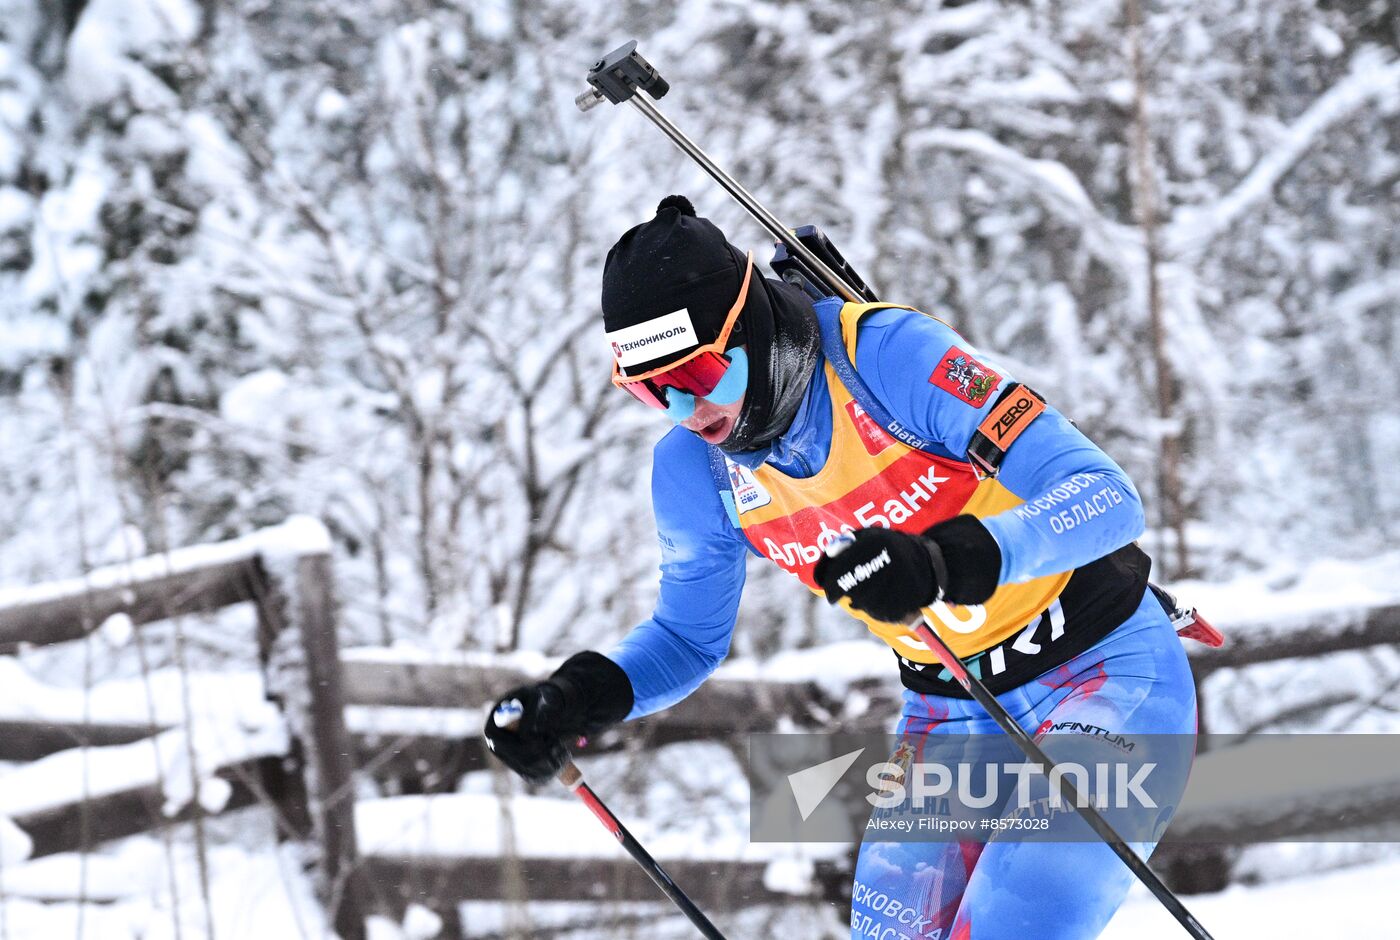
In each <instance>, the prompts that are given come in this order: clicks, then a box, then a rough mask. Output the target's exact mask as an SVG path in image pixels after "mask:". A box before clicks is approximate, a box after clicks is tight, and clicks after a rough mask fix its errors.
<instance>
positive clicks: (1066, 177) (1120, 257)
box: [909, 127, 1142, 280]
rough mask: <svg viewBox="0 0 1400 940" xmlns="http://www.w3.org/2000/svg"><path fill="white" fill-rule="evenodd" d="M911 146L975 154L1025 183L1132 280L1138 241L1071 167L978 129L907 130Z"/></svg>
mask: <svg viewBox="0 0 1400 940" xmlns="http://www.w3.org/2000/svg"><path fill="white" fill-rule="evenodd" d="M909 146H910V148H911V149H915V148H919V147H928V148H932V149H937V150H949V151H953V152H956V153H963V154H967V155H968V156H973V157H977V158H979V163H978V165H979V166H980V167H985V168H986V169H988V170H990V171H992V172H994V173H996V174H998V175H1000V176H1001V177H1002V178H1004V179H1007V180H1010V181H1012V182H1015V183H1019V184H1023V185H1026V186H1027V187H1028V188H1029V189H1030V191H1031V194H1032V195H1034V196H1035V197H1036V198H1037V199H1038V200H1039V201H1040V202H1041V203H1042V204H1043V205H1044V206H1045V207H1046V208H1047V209H1049V210H1050V211H1051V212H1052V213H1054V214H1055V215H1056V216H1057V217H1058V218H1060V219H1061V220H1062V221H1065V222H1068V223H1069V224H1071V225H1074V226H1076V227H1077V228H1079V229H1080V230H1081V231H1083V233H1084V235H1085V236H1086V242H1087V245H1088V247H1089V249H1090V250H1091V251H1093V252H1094V254H1095V255H1097V256H1098V257H1099V258H1100V260H1102V261H1104V262H1105V263H1106V264H1108V265H1109V266H1111V267H1112V268H1113V269H1114V270H1117V271H1119V272H1120V273H1122V274H1123V275H1124V276H1125V277H1126V278H1127V279H1129V280H1131V279H1133V278H1134V277H1136V276H1137V274H1138V272H1139V271H1140V269H1141V266H1142V241H1141V238H1140V237H1139V236H1138V235H1137V233H1135V232H1134V231H1133V230H1132V229H1131V228H1129V227H1127V226H1123V225H1119V224H1118V223H1116V222H1113V221H1112V220H1110V219H1108V218H1106V217H1105V216H1104V215H1103V214H1102V213H1100V212H1099V211H1098V209H1097V208H1095V206H1094V204H1093V202H1092V201H1091V200H1090V199H1089V195H1088V193H1086V192H1085V191H1084V187H1083V186H1082V185H1081V184H1080V182H1079V180H1078V179H1077V178H1076V177H1075V175H1074V174H1073V173H1072V172H1070V170H1069V169H1068V168H1067V167H1065V166H1064V164H1062V163H1059V162H1057V161H1054V160H1037V159H1034V158H1031V157H1027V156H1025V155H1024V154H1021V153H1018V152H1016V151H1015V150H1013V149H1011V148H1010V147H1008V146H1006V145H1005V144H1003V143H1000V142H999V141H997V140H995V139H993V138H992V137H990V136H989V135H987V134H985V133H983V132H982V131H974V130H953V129H950V128H942V127H933V128H928V129H926V130H922V131H919V132H917V133H914V134H911V135H910V137H909Z"/></svg>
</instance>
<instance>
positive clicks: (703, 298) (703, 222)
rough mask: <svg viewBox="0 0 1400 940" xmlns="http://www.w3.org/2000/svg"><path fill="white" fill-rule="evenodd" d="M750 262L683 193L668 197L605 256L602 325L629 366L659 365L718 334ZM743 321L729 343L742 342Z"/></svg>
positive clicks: (634, 371)
mask: <svg viewBox="0 0 1400 940" xmlns="http://www.w3.org/2000/svg"><path fill="white" fill-rule="evenodd" d="M745 261H746V256H745V254H744V252H742V251H740V250H739V249H737V248H735V247H734V246H733V245H731V244H729V242H728V241H727V240H726V239H725V237H724V233H723V232H721V231H720V230H719V229H718V228H717V227H716V226H715V224H714V223H713V222H711V221H710V220H709V219H702V218H698V217H697V216H696V215H695V207H694V206H693V205H691V203H690V200H689V199H687V198H685V197H684V196H667V197H666V198H665V199H663V200H661V203H660V204H659V205H658V206H657V207H656V215H655V217H654V218H652V219H651V220H650V221H648V222H643V223H642V224H641V225H637V226H634V227H633V228H631V229H629V230H628V231H627V233H626V234H624V235H623V236H622V237H621V238H619V239H618V240H617V244H615V245H613V247H612V248H611V249H610V250H609V251H608V256H607V260H606V261H604V263H603V328H604V329H605V330H606V331H607V332H608V339H609V341H610V342H611V343H612V344H613V355H614V356H615V357H616V358H617V359H618V360H619V363H620V364H621V365H622V368H623V369H624V371H625V372H627V373H629V374H631V375H637V374H638V373H641V372H645V371H647V370H649V369H657V368H661V367H662V366H664V365H666V363H668V362H673V361H675V360H677V359H680V358H681V357H682V356H684V355H685V354H686V353H688V352H691V351H692V350H694V349H695V348H696V347H698V346H702V345H704V344H705V343H713V342H714V341H715V340H716V339H718V338H719V334H720V330H722V329H723V328H724V320H725V316H726V315H727V314H728V313H729V309H730V307H731V306H732V305H733V303H734V301H735V299H736V298H737V297H738V296H739V289H740V288H741V287H742V286H743V281H744V264H745ZM761 276H762V275H760V274H758V272H755V274H754V279H755V280H757V279H758V278H761ZM756 295H757V297H759V298H761V297H762V292H761V291H754V290H752V289H751V290H750V292H749V302H753V301H754V299H755V296H756ZM746 306H747V303H746ZM743 320H744V316H743V314H741V315H740V317H739V320H738V322H737V323H736V324H735V327H734V330H733V332H732V333H730V337H729V343H728V345H730V346H737V345H739V344H740V343H743V342H744V341H745V340H744V327H743Z"/></svg>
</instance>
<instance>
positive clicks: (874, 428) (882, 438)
mask: <svg viewBox="0 0 1400 940" xmlns="http://www.w3.org/2000/svg"><path fill="white" fill-rule="evenodd" d="M846 414H847V415H849V416H850V419H851V423H852V424H854V425H855V426H856V434H857V435H858V436H859V437H860V442H861V443H862V444H864V445H865V452H866V453H867V454H869V455H870V456H872V457H875V456H878V455H879V454H882V453H884V452H885V451H886V450H888V449H889V446H890V445H891V444H893V443H894V438H893V437H890V435H888V434H886V433H885V429H884V428H882V427H880V425H879V424H877V423H876V421H875V419H874V418H872V417H870V415H869V414H868V413H867V412H866V410H865V409H864V408H862V407H861V406H860V403H859V402H857V401H856V400H855V399H854V398H853V399H851V400H850V401H848V402H846Z"/></svg>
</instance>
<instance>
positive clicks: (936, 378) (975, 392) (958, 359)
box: [928, 346, 1001, 405]
mask: <svg viewBox="0 0 1400 940" xmlns="http://www.w3.org/2000/svg"><path fill="white" fill-rule="evenodd" d="M928 380H929V381H930V382H932V383H933V384H934V385H937V386H938V387H939V388H941V389H943V390H944V391H945V392H949V393H951V394H953V395H955V396H957V397H958V398H961V399H962V400H963V401H965V402H967V403H968V404H969V405H981V404H982V403H983V402H985V401H986V400H987V397H988V396H989V395H991V394H992V392H995V391H996V390H997V386H998V385H1000V384H1001V376H1000V375H998V374H997V373H996V372H993V371H992V370H991V369H989V368H987V367H986V366H984V365H982V363H980V362H978V361H977V360H976V359H974V358H973V357H972V354H971V353H968V352H965V351H964V350H961V349H959V348H958V347H956V346H949V347H948V351H947V352H945V353H944V354H943V355H942V356H940V357H939V360H938V367H937V368H936V369H934V370H933V375H930V376H929V377H928Z"/></svg>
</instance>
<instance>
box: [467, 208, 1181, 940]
mask: <svg viewBox="0 0 1400 940" xmlns="http://www.w3.org/2000/svg"><path fill="white" fill-rule="evenodd" d="M602 308H603V322H604V328H605V330H606V333H607V335H606V341H607V342H608V344H609V345H610V347H611V350H612V353H613V357H614V372H613V383H614V384H615V385H617V386H618V387H619V388H621V389H623V390H625V391H627V392H629V393H631V394H632V395H633V396H634V397H635V398H637V399H638V400H639V401H640V402H642V403H643V404H645V405H649V406H650V407H652V408H655V409H658V410H661V411H663V412H664V413H665V414H666V416H667V417H668V418H670V420H671V421H672V422H674V424H675V427H674V428H672V430H671V431H670V432H669V433H667V434H666V435H665V436H664V437H662V438H661V440H660V441H659V442H658V443H657V445H656V447H655V454H654V465H653V470H652V504H653V509H654V512H655V516H656V525H657V531H658V538H659V540H660V544H661V583H660V594H659V598H658V600H657V604H656V608H655V611H654V613H653V614H652V616H651V617H650V618H648V619H647V620H646V621H644V622H643V623H641V624H639V625H638V626H636V627H635V628H634V629H633V630H632V631H631V632H630V633H628V634H627V635H626V636H625V637H624V638H623V639H622V640H621V641H620V642H619V643H618V644H617V645H616V646H614V647H613V648H612V649H610V650H608V651H607V652H606V653H602V652H596V651H586V652H581V653H578V654H576V655H574V656H571V657H570V658H569V659H568V660H566V661H565V662H564V663H563V665H561V666H560V667H559V669H558V670H557V671H556V672H555V673H554V674H553V675H552V676H551V677H550V678H549V679H548V680H546V681H544V682H540V683H536V684H534V685H530V686H526V687H523V688H518V689H514V690H512V691H510V692H509V693H507V694H506V695H505V696H503V697H502V701H506V700H509V699H517V700H519V701H520V702H521V703H522V704H523V706H524V716H523V718H522V720H521V722H520V724H519V725H518V726H516V727H515V728H514V729H512V730H506V729H503V728H498V727H496V726H495V725H494V724H493V723H492V722H490V721H489V720H488V723H487V728H486V736H487V739H488V743H489V744H490V746H491V748H492V750H493V751H494V752H495V754H496V756H497V757H499V758H500V759H501V760H503V761H504V762H505V763H506V764H507V765H509V766H510V767H511V768H512V769H513V770H515V771H516V772H517V773H519V774H521V775H522V776H524V777H525V778H527V779H529V780H532V781H535V782H539V781H543V780H546V779H548V778H549V777H550V776H552V775H553V774H554V773H556V772H557V771H558V770H559V768H560V767H561V766H562V764H563V761H564V759H565V753H566V752H565V750H564V744H563V742H564V741H565V740H570V739H572V738H574V737H576V736H578V735H592V734H597V733H598V732H599V731H601V730H602V729H604V728H606V727H608V726H610V725H613V724H616V723H618V722H621V721H624V720H626V719H631V718H637V717H640V716H642V715H647V714H651V713H652V712H655V711H658V710H660V709H663V708H666V707H668V706H670V705H673V704H675V703H676V702H678V701H680V700H681V699H682V698H684V697H685V696H687V695H689V694H690V693H691V692H693V691H694V690H695V689H696V687H698V686H699V685H700V684H701V683H702V682H703V681H704V680H705V678H706V677H707V676H709V675H710V673H712V672H713V671H714V669H715V668H716V667H717V666H718V665H719V663H720V661H721V660H723V659H724V657H725V655H726V654H727V652H728V650H729V644H730V637H731V635H732V633H733V630H734V625H735V619H736V615H737V612H738V608H739V598H740V595H741V594H742V592H743V588H744V574H745V570H744V569H745V563H746V559H747V556H748V555H750V554H754V555H758V556H759V557H761V558H766V559H768V560H770V561H772V562H774V563H776V564H777V565H779V566H780V567H782V568H783V569H785V570H786V571H788V572H790V573H791V574H793V575H795V576H796V577H797V578H798V579H799V580H800V581H801V582H802V583H803V584H804V585H806V586H807V587H808V588H809V589H810V590H812V591H816V592H818V593H821V594H824V596H825V597H826V598H827V599H828V600H829V601H830V602H832V603H835V604H839V605H840V606H841V607H842V608H843V609H845V610H846V611H847V612H848V613H850V614H851V615H852V616H854V617H856V618H857V619H859V620H861V621H862V622H863V623H864V624H865V625H866V626H867V627H868V628H869V630H870V631H871V632H872V633H874V634H875V635H876V636H877V637H879V638H880V639H881V640H883V641H884V642H885V643H887V644H889V646H890V647H891V648H892V649H893V651H894V655H895V657H896V659H897V663H898V669H899V675H900V678H901V680H902V682H903V685H904V687H905V690H906V691H905V693H904V699H903V715H902V717H901V720H900V722H899V727H898V733H899V734H900V735H901V736H902V737H903V738H904V739H907V740H915V741H917V740H919V739H920V738H921V736H928V735H940V734H948V733H959V734H961V733H987V734H996V733H999V729H998V728H997V727H996V725H995V724H994V722H993V721H992V719H991V718H989V717H988V716H987V715H986V714H985V713H984V712H983V711H982V710H981V708H980V707H979V706H978V705H977V704H976V703H975V702H973V701H972V700H971V699H970V698H969V697H968V696H967V694H966V693H965V692H964V691H963V690H962V688H961V687H960V686H959V685H957V684H956V683H955V682H954V681H953V680H952V677H951V676H950V675H949V674H948V673H947V672H945V671H944V670H943V669H942V668H941V667H940V666H939V665H938V664H937V662H936V660H935V658H934V656H933V654H932V653H931V652H930V651H929V650H928V649H927V648H926V647H924V646H923V645H922V644H921V643H919V642H918V641H917V640H915V639H914V638H913V637H912V636H911V635H910V634H909V632H908V631H907V630H906V629H905V627H904V626H903V624H904V623H905V622H907V621H908V619H909V618H911V617H913V616H915V615H917V613H918V612H919V611H920V610H921V609H924V608H931V609H932V611H933V612H934V614H935V615H936V619H935V621H934V622H935V625H936V626H937V628H938V629H939V632H940V634H941V635H942V636H943V637H944V638H945V639H946V640H947V641H948V643H949V645H950V646H951V648H952V650H953V651H954V652H955V653H956V654H957V655H958V656H959V657H960V658H961V659H962V660H963V661H964V662H965V663H967V664H968V666H969V668H970V669H972V670H973V671H975V672H977V674H979V675H980V677H981V678H982V680H983V681H984V682H985V683H986V684H987V685H988V687H989V688H990V689H991V691H992V692H993V693H995V694H996V695H997V697H998V699H999V700H1000V701H1001V702H1002V704H1003V705H1005V706H1006V708H1007V709H1008V710H1009V711H1010V713H1011V714H1012V715H1013V716H1014V717H1015V718H1016V719H1017V720H1018V721H1019V722H1020V723H1021V725H1022V727H1024V728H1026V729H1028V730H1030V729H1038V730H1039V731H1040V732H1044V731H1047V730H1050V729H1094V730H1093V733H1095V734H1099V733H1101V734H1103V735H1106V736H1107V735H1111V736H1119V737H1118V740H1126V739H1130V738H1132V737H1133V736H1139V735H1143V734H1182V735H1193V734H1194V733H1195V721H1196V712H1195V695H1194V688H1193V683H1192V680H1191V674H1190V670H1189V667H1188V665H1187V661H1186V657H1185V655H1184V652H1183V650H1182V648H1181V644H1180V642H1179V640H1178V638H1177V635H1176V631H1175V630H1174V628H1173V626H1172V622H1171V619H1170V617H1169V615H1168V613H1167V607H1168V606H1169V605H1166V604H1164V603H1163V602H1162V600H1160V599H1159V596H1158V595H1157V594H1156V593H1155V592H1154V591H1153V590H1149V585H1148V571H1149V568H1150V561H1149V559H1148V557H1147V556H1146V555H1145V554H1144V553H1143V552H1142V551H1141V550H1140V549H1139V548H1138V547H1137V545H1136V544H1135V543H1134V539H1136V538H1137V537H1138V536H1139V535H1140V534H1141V533H1142V531H1143V528H1144V516H1143V510H1142V504H1141V502H1140V500H1139V497H1138V494H1137V492H1136V490H1135V489H1134V487H1133V484H1132V482H1131V481H1130V480H1129V479H1128V477H1127V475H1126V474H1125V473H1124V472H1123V470H1122V469H1121V468H1120V467H1119V466H1118V465H1117V464H1116V463H1114V461H1113V460H1111V459H1110V458H1109V457H1108V456H1107V455H1105V454H1104V452H1103V451H1101V450H1100V449H1099V448H1098V447H1097V446H1095V445H1094V444H1093V443H1092V442H1091V441H1089V439H1088V438H1086V437H1085V436H1084V435H1083V434H1081V433H1080V432H1079V431H1078V430H1077V429H1076V428H1075V427H1074V426H1073V425H1072V424H1071V423H1070V422H1069V421H1068V420H1066V419H1065V418H1064V417H1063V416H1062V415H1061V414H1060V412H1059V411H1057V410H1056V409H1055V408H1054V407H1053V406H1051V405H1048V404H1046V403H1045V402H1043V401H1042V400H1041V399H1040V397H1039V396H1038V395H1036V394H1035V393H1034V392H1032V391H1031V390H1030V389H1028V388H1026V387H1025V386H1024V385H1021V384H1019V383H1018V382H1017V381H1016V380H1015V378H1014V377H1013V376H1012V375H1010V374H1008V372H1007V370H1005V369H1004V368H1001V367H999V366H998V367H993V366H992V365H991V364H989V362H988V361H987V358H986V357H984V356H983V355H982V354H980V353H979V352H978V350H977V349H975V348H973V347H972V346H971V345H970V344H968V343H967V341H965V340H964V339H963V338H962V337H960V336H959V335H958V334H957V333H956V332H954V331H953V330H952V329H951V328H950V327H949V326H947V325H946V324H944V323H943V322H941V321H939V320H937V319H935V318H933V317H931V316H928V315H926V314H923V313H921V312H918V311H915V310H912V309H910V308H906V307H899V306H894V305H888V304H858V303H843V302H842V301H841V300H839V299H837V298H830V299H827V300H823V301H820V302H818V303H816V304H813V303H812V302H811V301H810V300H809V299H808V298H807V296H806V295H805V294H804V293H803V292H802V291H800V290H798V289H797V288H795V287H792V286H791V285H789V284H786V283H784V282H783V281H780V280H776V279H771V278H765V277H764V276H762V274H761V273H760V272H759V271H758V269H757V268H756V266H755V264H754V261H753V256H752V254H751V253H745V252H743V251H740V250H739V249H737V248H735V247H734V246H733V245H731V244H729V242H728V241H727V240H726V238H725V237H724V235H723V234H722V233H721V232H720V230H719V229H718V228H717V227H716V226H715V225H714V224H712V223H711V222H709V221H708V220H706V219H703V218H699V217H697V216H696V214H695V210H694V208H693V207H692V206H691V204H690V202H689V201H688V200H686V199H685V198H684V197H679V196H671V197H668V198H667V199H665V200H663V201H662V202H661V204H660V206H659V207H658V209H657V212H656V214H655V217H654V218H652V219H651V220H650V221H648V222H645V223H643V224H641V225H638V226H635V227H634V228H632V229H631V230H629V231H628V232H627V233H626V234H624V235H623V236H622V237H621V239H620V240H619V241H618V242H617V243H616V244H615V245H614V246H613V247H612V249H611V250H610V251H609V252H608V255H607V260H606V262H605V266H604V270H603V293H602ZM836 540H841V541H844V542H847V543H848V544H847V545H846V547H845V548H844V550H842V551H840V552H839V553H836V554H834V556H830V557H829V556H828V553H827V551H826V549H827V547H828V546H829V545H830V544H831V543H832V542H833V541H836ZM1168 812H1169V810H1168ZM1165 821H1166V819H1165V817H1164V818H1163V819H1162V820H1161V822H1162V824H1163V825H1164V824H1165ZM1149 847H1150V846H1149V845H1140V846H1139V848H1140V850H1141V851H1147V850H1148V849H1149ZM1131 880H1132V876H1131V874H1130V873H1129V871H1128V869H1127V868H1126V867H1125V866H1124V864H1123V863H1122V862H1121V861H1120V860H1119V859H1117V858H1116V857H1115V856H1114V855H1113V853H1112V852H1111V850H1110V849H1109V848H1108V847H1107V846H1105V845H1103V844H1101V843H1096V842H1088V841H1086V842H1079V843H1037V842H1028V841H1011V840H1000V839H994V840H993V841H991V842H990V843H988V844H981V843H966V842H918V843H913V842H906V843H895V842H878V841H869V840H868V841H867V842H866V843H865V844H864V845H863V846H862V848H861V852H860V855H859V860H858V863H857V867H856V871H855V886H854V892H853V900H852V911H851V934H852V936H853V937H880V938H887V940H897V938H913V937H918V938H925V940H927V938H937V940H948V938H957V940H1000V938H1013V937H1014V938H1023V937H1026V936H1033V937H1037V938H1040V940H1071V938H1073V940H1084V938H1090V937H1095V936H1097V935H1098V934H1099V933H1100V931H1101V930H1102V929H1103V927H1104V926H1105V924H1107V922H1108V920H1109V918H1110V917H1111V916H1112V914H1113V912H1114V911H1115V910H1116V909H1117V907H1118V906H1119V905H1120V903H1121V902H1122V900H1123V898H1124V896H1125V895H1126V893H1127V890H1128V887H1129V885H1130V883H1131Z"/></svg>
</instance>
